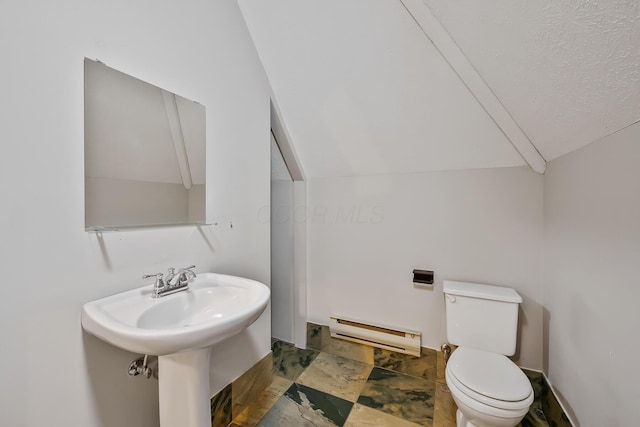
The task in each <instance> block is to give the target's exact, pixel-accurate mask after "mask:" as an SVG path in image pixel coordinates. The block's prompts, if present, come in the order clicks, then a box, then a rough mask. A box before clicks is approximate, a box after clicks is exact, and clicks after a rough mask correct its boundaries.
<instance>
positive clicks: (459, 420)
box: [456, 409, 478, 427]
mask: <svg viewBox="0 0 640 427" xmlns="http://www.w3.org/2000/svg"><path fill="white" fill-rule="evenodd" d="M456 427H478V426H477V425H476V424H474V423H472V422H471V421H469V420H468V419H467V417H465V416H464V414H463V413H462V412H461V411H460V409H458V410H457V411H456Z"/></svg>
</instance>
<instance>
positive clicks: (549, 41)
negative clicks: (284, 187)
mask: <svg viewBox="0 0 640 427" xmlns="http://www.w3.org/2000/svg"><path fill="white" fill-rule="evenodd" d="M239 2H240V5H241V8H242V10H243V13H244V16H245V20H246V22H247V25H248V28H249V30H250V32H251V34H252V37H253V39H254V42H255V44H256V47H257V50H258V53H259V55H260V57H261V59H262V62H263V64H264V67H265V70H266V72H267V75H268V77H269V80H270V82H271V85H272V88H273V91H274V95H275V99H276V102H277V103H278V105H279V109H280V111H281V113H282V116H283V117H282V119H283V120H284V122H285V124H286V126H287V129H288V131H289V134H290V136H291V139H292V141H293V144H294V145H295V148H296V151H297V154H298V157H299V159H300V161H301V163H302V167H303V168H304V170H305V173H306V175H307V176H309V177H326V176H350V175H366V174H381V173H406V172H420V171H426V170H445V169H467V168H488V167H508V166H520V165H524V164H526V163H529V164H532V162H531V159H530V157H531V156H530V155H527V153H526V152H523V150H522V145H519V144H520V143H522V141H520V142H518V141H516V140H515V139H517V138H518V133H519V134H520V135H521V138H520V139H521V140H523V141H524V143H525V145H527V144H528V145H529V147H530V150H529V151H530V152H531V153H534V155H535V156H538V158H539V159H540V161H541V162H542V168H539V169H537V170H538V171H542V170H543V169H544V160H547V161H548V160H551V159H553V158H556V157H558V156H560V155H562V154H565V153H567V152H570V151H572V150H575V149H578V148H580V147H582V146H584V145H587V144H589V143H591V142H593V141H595V140H597V139H599V138H601V137H603V136H605V135H608V134H610V133H612V132H614V131H616V130H619V129H621V128H623V127H625V126H628V125H629V124H631V123H634V122H636V121H638V120H640V6H639V5H638V3H637V2H635V1H630V0H629V1H621V0H620V1H616V0H609V1H604V2H595V1H586V0H572V1H551V0H550V1H542V2H528V1H525V0H508V1H507V0H499V1H494V2H477V1H472V0H455V1H451V0H426V1H423V0H402V1H401V0H349V1H344V0H323V1H321V2H300V1H298V0H270V1H268V2H265V1H262V0H239ZM422 16H428V17H431V18H432V19H433V21H434V22H437V25H438V27H439V28H440V34H432V33H431V32H432V31H433V29H432V28H431V27H429V26H425V25H424V22H423V20H422V18H421V17H422ZM443 34H444V36H445V39H447V40H449V42H450V43H449V44H448V45H447V44H446V43H445V44H444V45H443V43H442V42H440V41H439V40H441V39H442V37H441V36H442V35H443ZM434 36H436V37H434ZM447 46H454V47H453V48H451V47H447ZM452 50H453V51H454V52H453V53H454V54H455V53H456V52H458V53H459V56H460V57H461V58H463V59H464V61H468V66H467V71H465V70H463V69H461V68H464V67H461V66H460V65H459V64H460V61H456V60H455V58H454V60H452V56H451V53H452ZM454 56H455V55H454ZM463 65H464V64H463ZM469 70H470V71H469ZM469 73H471V75H472V78H471V79H470V78H469V77H468V76H469ZM474 76H475V77H474ZM474 78H475V81H476V83H474ZM477 82H480V83H481V84H480V85H478V83H477ZM478 87H480V88H482V87H484V88H485V89H486V90H484V92H483V91H482V90H479V89H478ZM487 94H488V95H487ZM492 103H493V105H498V106H499V107H500V108H502V109H503V110H504V114H502V116H500V115H499V114H496V113H495V111H496V110H495V108H493V107H491V105H492ZM505 121H506V122H508V123H507V124H506V125H505ZM509 127H510V128H511V129H515V131H516V132H515V134H514V132H512V131H509ZM514 135H515V137H514ZM514 145H515V147H518V149H516V148H514ZM538 152H539V154H538ZM520 153H522V155H523V156H524V158H523V157H522V156H521V154H520ZM540 155H541V156H540ZM542 158H544V160H542ZM532 165H533V164H532Z"/></svg>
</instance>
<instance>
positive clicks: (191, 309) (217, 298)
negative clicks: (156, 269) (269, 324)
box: [82, 273, 270, 356]
mask: <svg viewBox="0 0 640 427" xmlns="http://www.w3.org/2000/svg"><path fill="white" fill-rule="evenodd" d="M152 290H153V285H149V286H144V287H141V288H138V289H133V290H131V291H127V292H122V293H119V294H116V295H112V296H109V297H106V298H102V299H99V300H96V301H92V302H89V303H87V304H85V305H84V306H83V307H82V327H83V328H84V329H85V330H86V331H87V332H89V333H91V334H93V335H95V336H97V337H98V338H100V339H102V340H104V341H106V342H108V343H110V344H113V345H115V346H116V347H120V348H122V349H124V350H128V351H131V352H134V353H141V354H150V355H156V356H162V355H167V354H174V353H178V352H181V351H185V350H192V349H198V348H204V347H208V346H211V345H213V344H216V343H218V342H220V341H222V340H224V339H226V338H229V337H230V336H232V335H235V334H237V333H238V332H240V331H242V330H243V329H245V328H247V327H248V326H249V325H251V324H252V323H253V322H255V321H256V319H257V318H258V317H259V316H260V315H261V314H262V312H263V311H264V309H265V307H266V306H267V302H268V301H269V294H270V292H269V288H267V286H265V285H264V284H262V283H260V282H256V281H254V280H250V279H245V278H242V277H236V276H227V275H223V274H213V273H199V274H198V275H197V277H196V278H195V279H193V281H192V282H191V283H190V284H189V289H188V290H186V291H183V292H178V293H175V294H172V295H167V296H164V297H160V298H152V297H151V292H152Z"/></svg>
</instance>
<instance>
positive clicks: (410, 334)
mask: <svg viewBox="0 0 640 427" xmlns="http://www.w3.org/2000/svg"><path fill="white" fill-rule="evenodd" d="M329 330H330V331H331V336H332V337H333V338H340V339H343V340H347V341H353V342H357V343H360V344H367V345H371V346H374V347H380V348H384V349H387V350H391V351H397V352H399V353H405V354H410V355H412V356H420V339H421V334H420V332H416V331H409V330H405V329H398V328H395V327H393V328H392V327H388V326H383V325H378V324H374V323H371V322H366V323H365V322H363V321H361V320H354V319H349V318H346V317H340V316H331V318H330V322H329Z"/></svg>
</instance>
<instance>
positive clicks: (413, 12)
mask: <svg viewBox="0 0 640 427" xmlns="http://www.w3.org/2000/svg"><path fill="white" fill-rule="evenodd" d="M399 1H400V3H401V4H402V6H403V7H404V8H405V10H406V11H407V13H409V15H410V16H411V18H413V20H414V21H415V23H416V24H417V25H418V27H419V28H420V29H421V31H422V33H423V34H424V35H425V37H427V39H429V41H431V43H432V44H433V45H434V46H435V48H436V49H437V50H438V52H440V55H442V57H443V58H444V60H445V61H447V63H448V64H449V66H450V67H451V69H452V70H453V71H454V72H455V73H456V74H457V76H458V77H459V78H460V80H461V81H462V83H463V84H464V85H465V86H466V87H467V89H468V90H469V92H470V93H471V95H472V96H473V97H474V98H475V99H476V100H477V101H478V103H479V104H480V106H481V107H482V108H483V109H484V111H485V112H486V113H487V115H488V116H489V117H490V118H491V120H493V122H494V123H495V124H496V126H498V128H499V129H500V130H501V131H502V133H503V134H504V135H505V136H506V137H507V139H508V140H509V142H511V145H513V147H514V148H515V149H516V151H517V152H518V153H519V154H520V156H521V157H522V158H523V159H524V161H525V162H527V164H528V165H529V166H530V167H531V169H533V170H534V171H536V172H537V173H540V174H543V173H544V171H545V169H546V164H547V162H546V160H545V159H544V157H542V155H541V154H540V151H539V150H538V149H537V148H536V146H535V145H534V144H533V142H531V140H530V139H529V137H528V136H527V135H526V134H525V133H524V131H523V130H522V128H521V127H520V125H518V123H517V122H516V121H515V119H514V118H513V116H512V115H511V113H509V111H508V110H507V109H506V108H505V106H504V105H503V104H502V102H500V100H499V99H498V97H497V96H496V94H495V93H494V92H493V90H492V89H491V88H490V87H489V85H488V84H487V82H486V81H485V80H484V79H483V78H482V76H481V75H480V73H478V71H477V70H476V68H475V67H474V66H473V64H472V63H471V61H470V60H469V59H468V58H467V57H466V55H465V54H464V53H463V52H462V49H460V47H459V46H458V44H457V43H456V42H455V40H453V37H451V35H450V34H449V32H448V31H447V30H446V29H445V28H444V27H443V26H442V24H440V22H439V21H438V19H437V18H436V17H435V16H434V15H433V12H432V11H431V9H430V8H429V6H428V5H427V3H426V2H425V1H423V0H399Z"/></svg>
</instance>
